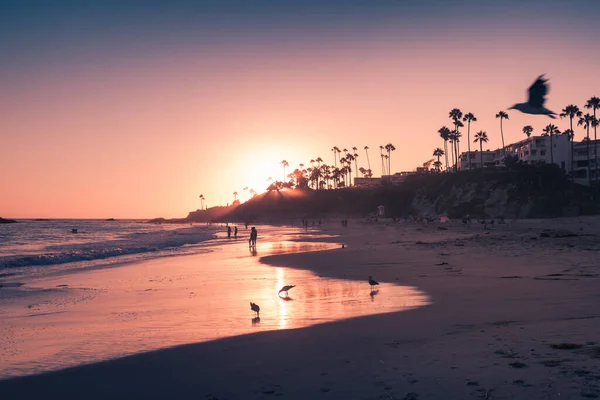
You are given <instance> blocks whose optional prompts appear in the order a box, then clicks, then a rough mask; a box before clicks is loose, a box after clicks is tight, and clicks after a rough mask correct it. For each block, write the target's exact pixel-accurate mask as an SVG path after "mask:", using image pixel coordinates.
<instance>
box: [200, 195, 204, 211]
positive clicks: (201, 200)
mask: <svg viewBox="0 0 600 400" xmlns="http://www.w3.org/2000/svg"><path fill="white" fill-rule="evenodd" d="M200 209H201V210H204V195H203V194H201V195H200Z"/></svg>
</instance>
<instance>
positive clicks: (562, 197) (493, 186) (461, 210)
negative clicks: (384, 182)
mask: <svg viewBox="0 0 600 400" xmlns="http://www.w3.org/2000/svg"><path fill="white" fill-rule="evenodd" d="M595 193H596V192H595V191H594V190H592V189H589V188H586V187H583V186H579V185H575V184H573V183H571V182H570V181H569V180H568V179H567V178H566V177H565V176H564V175H563V173H562V171H561V170H560V169H559V168H557V167H555V166H553V165H545V166H539V167H532V166H526V165H525V166H517V167H516V168H514V169H513V170H491V169H490V170H483V171H482V170H477V171H465V172H459V173H453V174H452V173H450V174H431V175H414V176H410V177H408V178H407V180H406V181H405V182H404V183H403V184H402V185H401V186H398V187H381V188H370V189H366V188H365V189H360V188H347V189H338V190H320V191H314V190H306V189H304V190H299V189H298V190H289V191H281V192H276V191H272V192H268V193H265V194H263V195H260V196H256V197H255V198H254V199H252V200H250V201H248V202H246V203H244V204H242V205H240V206H238V207H236V208H235V209H233V210H232V211H231V212H229V213H228V214H227V215H224V216H223V219H224V220H231V221H233V220H236V221H253V220H261V221H265V220H270V219H301V218H321V217H325V216H329V217H333V216H337V217H343V216H365V215H367V214H369V213H372V212H374V211H375V210H376V207H377V206H379V205H383V206H385V210H386V215H387V216H397V217H401V216H407V215H411V214H412V215H421V214H429V215H447V216H449V217H451V218H457V217H461V216H463V215H465V214H470V215H471V217H474V218H495V217H499V216H504V217H507V218H541V217H559V216H572V215H583V214H596V213H600V208H599V207H598V201H597V195H595Z"/></svg>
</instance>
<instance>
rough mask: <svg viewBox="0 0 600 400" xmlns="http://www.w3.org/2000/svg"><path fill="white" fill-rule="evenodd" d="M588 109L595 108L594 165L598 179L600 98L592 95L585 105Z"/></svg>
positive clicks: (593, 123) (593, 124)
mask: <svg viewBox="0 0 600 400" xmlns="http://www.w3.org/2000/svg"><path fill="white" fill-rule="evenodd" d="M584 107H585V108H587V109H588V110H589V109H590V108H591V109H592V110H594V120H593V122H592V126H593V127H594V165H595V167H596V168H595V171H596V174H595V175H596V178H595V179H598V138H597V137H596V127H597V126H598V122H597V121H598V120H597V119H596V110H597V109H599V108H600V98H599V97H596V96H593V97H591V98H590V99H589V100H588V101H587V103H586V104H585V106H584Z"/></svg>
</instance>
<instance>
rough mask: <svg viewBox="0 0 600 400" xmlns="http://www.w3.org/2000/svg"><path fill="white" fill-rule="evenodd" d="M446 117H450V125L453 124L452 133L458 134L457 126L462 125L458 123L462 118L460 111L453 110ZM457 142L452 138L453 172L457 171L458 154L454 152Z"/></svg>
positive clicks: (455, 138)
mask: <svg viewBox="0 0 600 400" xmlns="http://www.w3.org/2000/svg"><path fill="white" fill-rule="evenodd" d="M448 116H449V117H450V119H451V120H452V123H453V124H454V131H455V132H458V124H461V125H462V123H461V122H460V119H461V118H462V116H463V113H462V111H460V109H458V108H453V109H452V110H450V112H449V113H448ZM462 126H464V125H462ZM457 141H458V138H457V137H454V140H453V143H454V149H453V150H454V159H455V160H456V161H455V164H454V171H455V172H456V171H457V167H458V154H457V153H456V150H457V148H458V146H457Z"/></svg>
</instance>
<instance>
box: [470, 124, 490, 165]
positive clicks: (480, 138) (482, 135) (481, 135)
mask: <svg viewBox="0 0 600 400" xmlns="http://www.w3.org/2000/svg"><path fill="white" fill-rule="evenodd" d="M487 141H488V136H487V133H486V132H485V131H479V132H477V133H476V134H475V140H473V142H474V143H477V142H479V157H480V160H481V161H480V162H481V168H483V143H487Z"/></svg>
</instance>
